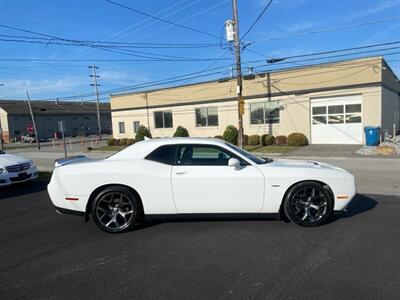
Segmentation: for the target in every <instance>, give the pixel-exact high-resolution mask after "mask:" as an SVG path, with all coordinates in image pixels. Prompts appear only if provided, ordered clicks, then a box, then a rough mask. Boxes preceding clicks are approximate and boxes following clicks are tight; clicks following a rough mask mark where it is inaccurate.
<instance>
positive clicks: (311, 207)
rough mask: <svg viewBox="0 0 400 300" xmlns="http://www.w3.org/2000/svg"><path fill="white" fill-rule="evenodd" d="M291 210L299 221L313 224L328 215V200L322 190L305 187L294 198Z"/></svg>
mask: <svg viewBox="0 0 400 300" xmlns="http://www.w3.org/2000/svg"><path fill="white" fill-rule="evenodd" d="M290 208H291V210H292V212H293V214H294V216H295V217H296V218H297V219H298V220H299V221H301V222H304V223H309V224H312V223H315V222H318V221H319V220H321V219H322V218H323V217H324V216H325V215H326V214H327V213H328V199H327V197H326V193H324V192H323V191H322V190H321V189H320V188H317V187H303V188H301V189H299V190H297V191H296V192H295V194H294V195H293V196H292V200H291V201H290Z"/></svg>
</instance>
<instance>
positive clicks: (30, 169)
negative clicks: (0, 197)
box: [0, 150, 38, 187]
mask: <svg viewBox="0 0 400 300" xmlns="http://www.w3.org/2000/svg"><path fill="white" fill-rule="evenodd" d="M37 177H38V174H37V169H36V166H35V165H34V164H33V162H32V161H31V160H29V159H26V158H23V157H20V156H17V155H13V154H8V153H5V152H4V151H1V150H0V187H1V186H5V185H10V184H13V183H18V182H24V181H28V180H32V179H35V178H37Z"/></svg>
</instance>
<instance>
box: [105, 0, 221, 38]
mask: <svg viewBox="0 0 400 300" xmlns="http://www.w3.org/2000/svg"><path fill="white" fill-rule="evenodd" d="M105 1H106V2H109V3H111V4H114V5H117V6H120V7H122V8H125V9H127V10H130V11H133V12H135V13H138V14H141V15H143V16H146V17H149V18H152V19H155V20H158V21H161V22H164V23H167V24H170V25H173V26H176V27H180V28H183V29H186V30H190V31H193V32H197V33H201V34H205V35H208V36H212V37H214V38H217V39H219V36H218V35H215V34H213V33H209V32H206V31H203V30H199V29H196V28H193V27H189V26H186V25H181V24H178V23H175V22H172V21H169V20H167V19H163V18H160V17H157V16H154V15H151V14H149V13H145V12H142V11H140V10H137V9H135V8H132V7H129V6H126V5H123V4H121V3H118V2H115V1H112V0H105Z"/></svg>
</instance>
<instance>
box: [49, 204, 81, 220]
mask: <svg viewBox="0 0 400 300" xmlns="http://www.w3.org/2000/svg"><path fill="white" fill-rule="evenodd" d="M54 207H55V208H56V211H57V212H58V213H59V214H65V215H72V216H79V217H84V216H85V212H83V211H79V210H72V209H66V208H62V207H58V206H54Z"/></svg>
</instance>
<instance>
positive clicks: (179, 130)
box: [173, 126, 189, 137]
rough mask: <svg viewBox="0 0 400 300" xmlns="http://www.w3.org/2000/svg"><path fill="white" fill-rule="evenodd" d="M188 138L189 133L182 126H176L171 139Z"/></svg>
mask: <svg viewBox="0 0 400 300" xmlns="http://www.w3.org/2000/svg"><path fill="white" fill-rule="evenodd" d="M188 136H189V131H188V130H187V129H186V128H185V127H183V126H178V128H176V131H175V133H174V135H173V137H188Z"/></svg>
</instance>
